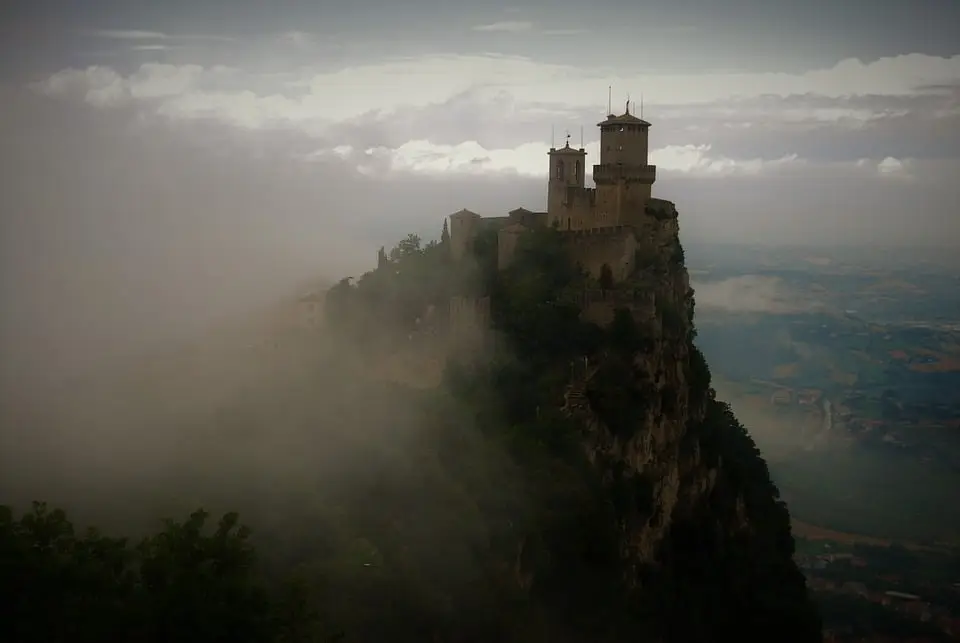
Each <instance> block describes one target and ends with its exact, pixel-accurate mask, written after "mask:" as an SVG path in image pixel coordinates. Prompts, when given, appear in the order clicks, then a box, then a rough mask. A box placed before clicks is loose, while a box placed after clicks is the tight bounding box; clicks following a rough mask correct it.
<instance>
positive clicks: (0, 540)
mask: <svg viewBox="0 0 960 643" xmlns="http://www.w3.org/2000/svg"><path fill="white" fill-rule="evenodd" d="M207 517H208V515H207V514H206V512H203V511H196V512H194V513H193V514H191V515H190V517H189V518H188V519H187V520H186V521H184V522H182V523H181V522H175V521H167V522H166V523H165V528H164V529H163V530H162V531H160V532H159V533H157V534H155V535H153V536H150V537H148V538H145V539H144V540H143V541H142V542H141V543H140V544H139V545H137V546H136V547H130V546H128V543H127V540H126V539H123V538H107V537H104V536H102V535H100V534H99V533H98V532H97V531H95V530H90V531H88V532H87V533H86V534H84V535H83V536H78V535H77V534H76V532H75V530H74V527H73V524H72V523H71V522H70V521H69V520H68V519H67V516H66V514H65V513H64V512H63V511H62V510H59V509H57V510H50V509H49V508H48V507H47V505H46V504H44V503H34V504H33V507H32V508H31V510H30V511H28V512H26V513H25V514H24V515H23V516H22V517H21V518H20V519H19V520H16V519H14V516H13V512H12V510H11V509H10V508H9V507H0V586H3V587H6V588H7V590H8V592H9V596H7V597H6V598H5V599H4V600H3V601H0V628H3V632H2V633H3V639H4V640H10V641H17V642H18V643H32V642H34V641H36V642H38V643H39V642H41V641H42V642H43V643H57V642H60V641H63V642H64V643H67V642H70V643H73V642H74V641H131V640H137V641H143V642H145V643H153V642H154V641H156V642H161V641H178V640H184V641H185V640H205V641H227V640H229V641H237V642H248V641H249V642H261V641H262V642H264V643H266V642H268V641H274V640H276V639H277V638H278V637H279V636H280V635H281V633H285V632H291V631H297V632H304V631H305V630H309V629H310V627H311V626H312V623H311V622H310V621H311V616H310V614H309V612H307V611H305V610H302V609H299V610H298V609H294V608H295V607H296V602H297V601H298V600H299V597H298V595H297V594H296V592H290V591H287V592H286V593H283V594H280V595H279V596H277V597H274V596H271V594H270V593H269V592H268V591H267V589H266V587H265V586H264V585H262V584H261V583H260V582H259V581H258V574H257V573H256V568H255V562H256V558H255V554H254V549H253V547H252V545H251V544H250V542H249V536H250V531H249V530H248V529H247V528H245V527H242V526H240V525H239V520H238V516H237V514H235V513H229V514H226V515H224V516H223V518H221V520H220V521H219V523H218V525H217V527H216V529H215V530H214V531H213V533H209V534H206V533H204V526H205V523H206V519H207ZM5 593H7V592H5ZM294 616H295V618H294ZM301 640H303V639H301Z"/></svg>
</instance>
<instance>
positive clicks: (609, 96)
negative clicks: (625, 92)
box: [607, 85, 613, 115]
mask: <svg viewBox="0 0 960 643" xmlns="http://www.w3.org/2000/svg"><path fill="white" fill-rule="evenodd" d="M612 113H613V85H607V114H608V115H609V114H612Z"/></svg>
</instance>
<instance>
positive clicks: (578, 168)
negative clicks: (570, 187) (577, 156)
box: [576, 161, 580, 181]
mask: <svg viewBox="0 0 960 643" xmlns="http://www.w3.org/2000/svg"><path fill="white" fill-rule="evenodd" d="M576 170H577V175H576V178H577V180H578V181H579V180H580V161H577V164H576Z"/></svg>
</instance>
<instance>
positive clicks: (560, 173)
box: [557, 161, 563, 179]
mask: <svg viewBox="0 0 960 643" xmlns="http://www.w3.org/2000/svg"><path fill="white" fill-rule="evenodd" d="M557 178H558V179H562V178H563V161H557Z"/></svg>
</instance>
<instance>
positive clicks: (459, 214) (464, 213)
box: [450, 208, 480, 219]
mask: <svg viewBox="0 0 960 643" xmlns="http://www.w3.org/2000/svg"><path fill="white" fill-rule="evenodd" d="M450 216H451V217H458V218H463V217H470V218H473V219H479V218H480V215H479V214H477V213H476V212H472V211H471V210H467V209H466V208H464V209H462V210H460V211H459V212H454V213H453V214H451V215H450Z"/></svg>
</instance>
